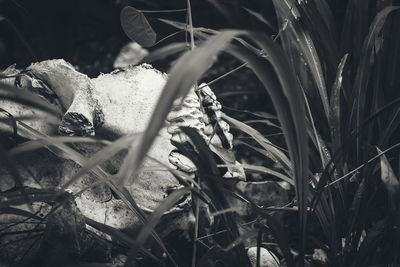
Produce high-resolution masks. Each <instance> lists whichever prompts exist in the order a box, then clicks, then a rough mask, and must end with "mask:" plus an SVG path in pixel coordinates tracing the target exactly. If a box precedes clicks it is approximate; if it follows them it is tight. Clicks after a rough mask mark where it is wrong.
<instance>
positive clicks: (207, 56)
mask: <svg viewBox="0 0 400 267" xmlns="http://www.w3.org/2000/svg"><path fill="white" fill-rule="evenodd" d="M238 33H239V32H238V31H226V32H222V33H220V34H217V35H215V36H212V37H210V38H209V39H208V40H207V41H206V42H204V43H203V44H202V45H201V46H199V47H198V48H197V49H195V50H193V51H188V52H186V53H185V54H184V55H182V56H181V57H180V58H179V59H178V61H177V62H176V64H175V65H174V66H173V67H172V69H171V70H170V75H169V79H168V81H167V83H166V84H165V86H164V89H163V92H162V93H161V96H160V98H159V100H158V103H157V105H156V107H157V108H156V109H155V110H154V112H153V114H152V116H151V118H150V120H149V124H148V125H147V128H146V130H145V132H144V134H143V136H142V137H141V138H140V139H139V141H138V145H137V147H136V149H130V150H129V153H128V155H127V157H126V158H125V160H124V162H123V164H122V166H121V168H120V170H119V173H118V176H119V183H120V184H121V183H127V182H128V181H129V179H134V178H135V176H136V174H137V172H138V171H139V166H140V164H141V162H142V160H143V158H144V156H145V154H146V153H147V150H148V149H149V148H150V146H151V144H152V142H153V140H154V138H155V137H156V136H157V134H158V132H159V130H160V129H161V127H162V126H163V124H164V121H165V118H166V116H167V114H168V112H169V110H170V109H171V106H172V103H173V101H174V100H175V99H176V98H178V97H180V96H185V95H186V94H187V93H188V92H189V90H190V88H191V87H192V86H193V84H194V83H195V82H196V81H197V80H199V78H200V77H201V75H202V74H203V73H204V72H205V71H206V70H207V69H208V68H209V67H210V66H211V64H212V63H213V61H214V59H215V56H216V55H217V54H218V53H219V52H220V51H222V50H223V49H224V48H225V47H226V45H227V44H228V42H229V41H230V40H231V39H232V37H233V36H235V35H237V34H238Z"/></svg>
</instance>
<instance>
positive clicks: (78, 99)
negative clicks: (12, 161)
mask: <svg viewBox="0 0 400 267" xmlns="http://www.w3.org/2000/svg"><path fill="white" fill-rule="evenodd" d="M28 69H29V70H30V71H31V72H33V73H34V77H35V78H34V79H40V80H41V81H43V82H45V83H46V84H47V85H49V86H52V89H54V93H55V94H56V95H57V97H59V102H60V108H63V109H64V110H70V109H71V107H74V112H75V113H79V114H83V116H85V117H87V118H88V120H87V121H90V123H91V124H92V126H95V123H94V121H95V117H96V116H97V115H96V114H97V112H99V111H100V112H101V114H102V120H104V121H103V123H102V124H100V125H98V126H97V128H96V129H95V130H93V132H91V131H89V132H86V134H89V135H90V134H96V136H98V137H100V138H105V139H111V140H113V139H115V138H118V137H120V136H123V135H126V134H133V133H140V132H143V131H144V129H145V127H146V126H147V124H148V123H149V118H150V116H151V113H152V112H153V110H154V109H155V105H156V103H157V100H158V97H159V95H160V93H161V90H162V88H163V86H164V84H165V79H166V75H164V74H162V73H160V72H159V71H157V70H155V69H153V68H152V67H151V66H150V65H141V66H138V67H129V68H126V69H124V70H118V71H115V72H113V73H111V74H104V75H101V76H99V77H98V78H96V79H92V80H90V79H89V78H87V76H85V75H83V74H81V73H79V72H76V71H75V70H74V69H73V68H72V66H70V65H69V64H68V63H66V62H65V61H63V60H52V61H44V62H39V63H35V64H33V65H31V66H30V67H29V68H28ZM53 69H56V70H57V71H55V72H54V73H53V72H52V70H53ZM29 78H30V79H31V80H33V78H32V77H28V78H27V79H28V80H29ZM76 83H77V84H78V85H76ZM10 84H13V83H12V82H11V81H10ZM53 86H54V88H53ZM75 86H76V87H75ZM16 90H17V89H16ZM68 90H69V91H68ZM86 102H87V105H86V106H85V105H84V104H85V103H86ZM74 103H78V104H74ZM2 107H3V106H2ZM7 107H9V108H10V110H11V111H12V112H19V111H20V110H25V108H23V107H21V106H20V105H15V103H8V106H7ZM33 114H34V113H33ZM13 115H14V114H13ZM64 122H65V117H64V120H63V125H64V126H66V124H65V123H64ZM70 122H71V123H72V124H74V123H75V124H79V123H80V122H79V121H70ZM30 126H31V127H32V128H34V129H37V130H39V131H41V132H43V133H44V134H47V135H54V134H55V133H56V130H57V126H56V125H50V126H49V125H46V124H45V123H43V121H42V120H33V121H31V122H30ZM5 127H9V129H8V131H9V132H10V131H11V126H9V125H8V126H5ZM74 127H75V126H74ZM74 127H70V128H69V129H71V130H72V131H74V129H76V127H75V128H74ZM61 132H62V133H66V134H69V133H70V132H66V131H65V127H64V130H62V131H61ZM82 133H83V132H82ZM169 139H170V135H169V134H168V133H167V131H166V129H162V130H161V131H160V136H159V137H158V138H157V139H156V141H155V142H154V144H153V146H152V148H151V149H150V151H149V153H148V155H149V156H150V157H153V158H156V159H157V160H159V161H161V162H162V163H163V164H165V165H167V166H168V164H169V162H168V155H169V152H170V151H171V150H172V149H173V147H172V145H171V144H170V142H169ZM103 147H104V145H101V144H94V143H92V144H85V145H75V146H74V148H75V149H76V150H77V151H79V153H81V154H82V155H83V156H84V158H86V159H89V158H90V157H91V156H93V155H94V154H95V153H96V152H97V151H99V150H100V149H102V148H103ZM38 153H39V154H38ZM38 155H40V156H38ZM125 155H126V151H125V152H124V151H122V152H120V153H118V154H117V155H116V156H114V157H112V158H110V159H109V160H108V161H107V162H105V163H104V164H102V168H103V169H104V170H105V171H106V172H108V173H110V174H113V173H116V172H117V171H118V169H119V167H120V165H121V163H122V160H123V158H124V156H125ZM22 161H23V164H21V166H22V165H24V166H25V167H23V168H21V170H22V173H21V176H22V177H23V178H24V179H25V181H24V183H25V185H29V186H31V187H35V188H48V187H57V186H59V185H62V184H63V183H65V182H66V181H68V180H69V179H70V178H71V177H73V176H74V174H75V173H77V172H78V170H79V168H80V166H79V165H78V164H77V163H75V162H73V161H71V160H67V159H64V158H59V157H57V156H56V155H54V154H52V153H50V152H48V151H43V150H42V151H41V152H32V153H26V154H24V155H23V156H22ZM143 166H144V167H147V169H149V168H153V167H154V169H157V170H154V171H151V170H150V171H149V170H147V171H146V172H141V173H140V174H139V176H138V177H137V179H135V181H134V183H133V184H131V185H130V186H129V187H128V191H130V193H131V195H132V197H133V198H134V199H135V200H136V201H137V203H138V205H139V206H140V207H141V208H143V209H144V210H147V211H151V210H153V209H154V208H156V207H157V206H158V204H159V203H160V202H161V201H162V200H163V199H164V198H165V197H166V196H167V195H168V192H167V191H168V190H169V189H170V188H173V187H177V186H179V183H178V182H177V180H176V179H175V178H174V177H173V176H172V175H171V174H170V173H169V172H167V171H162V170H160V169H165V167H163V166H160V165H159V164H158V163H156V162H154V161H152V160H151V159H148V160H145V161H144V163H143ZM28 170H29V171H28ZM0 173H1V174H2V180H1V184H0V189H1V190H2V191H4V190H7V189H10V188H12V187H13V186H14V180H13V179H12V177H11V175H10V174H8V172H7V171H6V170H5V168H4V166H3V168H1V166H0ZM96 181H97V178H96V177H95V176H93V174H87V175H85V176H84V177H83V178H82V179H80V180H78V181H77V182H76V183H74V184H73V185H71V186H70V187H69V190H70V191H71V192H73V193H76V192H78V191H79V190H81V189H82V188H85V187H87V186H89V185H90V184H92V183H93V182H96ZM76 202H77V205H78V207H79V209H81V211H82V213H83V214H84V215H85V216H87V217H89V218H91V219H93V220H95V221H97V222H100V223H106V224H109V225H110V226H114V227H116V228H121V229H123V228H135V227H137V226H138V220H137V218H136V217H135V216H134V215H133V213H132V211H130V210H129V209H128V208H127V207H126V205H125V204H124V203H123V201H122V200H120V199H116V198H115V197H114V196H113V195H112V193H111V191H110V189H109V188H108V187H107V186H104V185H103V186H96V187H95V188H93V189H90V190H87V191H85V192H84V193H83V194H82V195H80V196H78V197H77V198H76Z"/></svg>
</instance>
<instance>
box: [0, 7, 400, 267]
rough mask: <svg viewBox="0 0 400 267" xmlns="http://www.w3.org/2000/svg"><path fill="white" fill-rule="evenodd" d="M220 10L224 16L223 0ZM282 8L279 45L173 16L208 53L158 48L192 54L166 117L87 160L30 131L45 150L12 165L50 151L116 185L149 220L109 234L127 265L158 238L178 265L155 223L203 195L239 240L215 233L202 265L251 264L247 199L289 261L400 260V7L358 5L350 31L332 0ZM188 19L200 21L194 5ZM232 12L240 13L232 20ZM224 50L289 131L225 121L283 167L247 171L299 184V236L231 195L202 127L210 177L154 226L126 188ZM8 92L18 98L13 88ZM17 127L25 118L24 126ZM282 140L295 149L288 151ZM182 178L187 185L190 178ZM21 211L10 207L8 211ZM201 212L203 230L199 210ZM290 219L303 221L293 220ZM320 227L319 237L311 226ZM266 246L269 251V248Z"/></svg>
mask: <svg viewBox="0 0 400 267" xmlns="http://www.w3.org/2000/svg"><path fill="white" fill-rule="evenodd" d="M210 2H211V3H213V4H215V5H216V7H217V8H218V9H223V5H221V4H220V3H217V2H218V1H210ZM272 2H273V6H274V8H275V12H276V18H277V25H276V26H277V28H278V29H279V30H278V31H277V32H276V38H275V39H274V40H272V39H271V38H270V37H269V36H267V34H265V33H262V32H255V31H252V30H215V29H208V28H202V27H193V25H192V24H191V23H190V25H189V27H188V25H186V24H185V23H180V22H175V21H167V20H164V21H165V22H166V23H168V24H170V25H172V26H174V27H176V28H178V29H180V30H187V31H188V32H190V34H191V37H193V42H194V43H192V48H194V44H195V45H196V48H194V49H192V50H189V51H186V49H187V46H186V44H185V43H173V44H170V45H166V46H164V47H162V48H159V49H156V50H154V51H153V52H152V53H151V54H150V55H149V56H148V57H147V58H146V59H145V60H147V61H150V60H157V59H160V58H165V57H167V56H170V55H173V54H177V53H182V54H181V55H179V58H178V59H177V60H176V61H175V63H174V65H173V66H172V68H171V69H170V71H169V78H168V81H167V84H166V85H165V87H164V90H163V93H162V96H161V97H160V100H159V102H158V105H157V109H156V110H154V112H153V115H152V118H151V120H150V121H151V123H150V124H149V125H148V127H147V130H146V131H145V132H144V133H143V134H142V135H139V136H125V137H121V139H119V140H117V141H115V142H113V143H110V144H109V145H108V146H107V147H106V148H105V149H104V150H103V151H100V152H99V153H98V154H96V155H95V156H94V157H93V158H92V159H90V160H87V159H85V158H83V157H82V155H79V154H77V152H76V151H72V150H71V148H70V147H68V146H66V145H65V144H64V143H65V142H66V140H63V139H55V138H50V137H46V136H42V135H40V133H36V132H34V131H32V130H30V131H31V134H32V136H34V138H33V139H35V140H36V141H31V143H34V144H35V145H33V146H32V147H29V146H27V147H26V149H21V147H16V148H13V149H11V150H9V151H7V153H2V154H3V156H2V160H7V161H12V155H13V153H17V152H18V150H20V151H19V152H18V153H22V152H23V151H26V150H29V149H35V148H36V147H37V146H40V145H43V146H48V147H56V148H58V149H59V150H62V151H63V152H64V153H66V154H68V155H70V157H71V159H73V160H74V161H76V162H78V163H79V164H80V165H81V166H83V168H82V170H81V171H80V172H79V173H78V174H77V175H76V176H75V177H73V178H72V180H71V181H70V183H72V182H74V181H75V179H77V178H79V176H80V175H83V174H84V173H85V172H88V171H92V172H94V173H95V174H96V175H97V177H98V178H99V181H101V182H104V183H107V184H108V185H109V186H110V187H111V188H112V189H113V190H114V191H115V192H117V194H118V195H119V196H120V198H121V199H123V200H124V201H125V202H126V203H127V204H128V206H129V207H131V209H132V210H133V211H134V212H135V213H136V214H137V215H138V217H139V218H140V219H141V220H142V222H143V224H144V226H143V229H142V230H141V232H140V233H139V234H138V235H137V237H136V240H132V238H131V237H127V236H125V235H124V234H123V233H119V232H118V233H117V232H115V231H114V230H113V229H109V228H106V227H104V226H98V227H97V228H100V229H101V230H102V231H104V232H112V233H113V236H115V237H116V238H117V239H119V240H121V242H123V243H125V244H128V246H130V247H131V250H130V253H129V257H128V261H127V263H126V266H128V264H130V263H131V262H133V261H134V260H135V257H136V256H137V253H138V250H139V249H142V250H144V251H147V250H145V246H146V243H145V241H146V240H147V238H148V237H149V236H150V235H153V237H154V238H155V240H157V242H158V244H159V245H160V246H161V247H162V248H163V249H164V251H165V252H166V254H167V255H168V257H169V259H170V263H172V264H173V265H176V263H175V262H174V259H173V257H172V256H171V255H170V253H168V249H169V248H168V247H166V246H165V244H164V243H163V241H162V240H161V239H160V238H159V237H158V236H157V234H156V232H155V231H154V227H155V226H156V224H157V223H158V222H159V220H160V218H161V216H162V214H163V212H164V211H166V210H168V209H169V208H170V207H171V206H172V205H174V204H175V203H176V202H177V201H179V199H180V198H181V197H182V195H184V194H185V193H187V192H189V191H190V192H192V194H193V196H194V197H193V200H194V203H198V202H199V201H200V199H201V200H203V201H205V202H208V204H209V205H210V207H211V208H212V212H221V214H222V216H221V219H220V224H221V228H223V230H224V231H226V240H229V242H228V244H221V242H219V241H218V239H217V235H216V234H215V240H214V241H213V242H214V243H212V245H214V246H213V248H212V249H210V250H209V251H206V252H204V251H199V250H197V248H196V245H195V246H194V249H193V257H194V258H193V259H194V260H193V266H205V265H202V264H203V263H204V262H207V259H210V260H211V259H213V257H215V254H216V255H218V256H220V257H221V258H223V259H225V258H229V257H230V256H231V254H232V255H233V256H234V257H236V258H237V259H238V262H237V264H240V266H246V265H248V264H249V262H248V261H247V258H246V255H245V251H244V247H243V245H241V241H242V240H243V239H244V238H245V236H240V235H239V232H238V230H237V228H238V221H237V220H236V217H235V215H234V213H233V212H232V211H231V210H230V209H229V208H230V207H229V204H228V202H227V201H226V199H225V195H226V194H230V195H236V196H238V195H239V197H241V199H243V201H247V202H249V205H252V207H253V208H254V210H255V211H256V213H257V215H258V229H256V230H255V233H254V232H253V233H251V232H250V233H249V234H250V235H251V234H252V235H254V234H256V235H259V236H262V235H263V234H272V235H273V240H274V246H271V247H274V248H275V251H276V252H277V254H278V255H279V258H280V260H281V263H282V264H286V265H287V266H297V265H304V264H305V263H307V264H312V263H315V262H316V261H313V259H312V254H313V251H314V250H315V249H322V250H323V251H325V252H326V254H327V261H326V262H325V264H326V265H328V266H367V265H376V264H400V255H399V251H400V250H399V244H400V233H399V229H400V219H399V218H400V217H399V204H398V202H399V196H400V187H399V181H398V177H396V171H395V170H399V168H400V166H398V165H399V152H398V147H399V144H400V143H399V124H400V119H399V114H400V107H399V103H400V98H399V97H400V96H399V93H398V90H397V89H398V86H399V84H400V81H399V75H398V74H399V73H400V71H399V68H400V67H399V65H398V61H399V57H400V56H399V55H400V53H399V52H400V46H399V41H400V36H398V35H393V33H394V32H395V30H396V27H397V30H398V26H397V25H398V24H399V22H400V14H399V12H400V11H399V7H396V6H393V5H392V3H391V1H369V4H366V3H365V2H364V1H359V0H349V1H348V3H347V7H346V14H345V17H344V21H343V24H341V23H342V22H341V21H337V20H336V19H334V15H333V14H332V11H331V9H330V7H329V4H328V1H325V0H322V1H321V0H319V1H317V0H308V1H294V0H273V1H272ZM246 10H247V12H248V13H249V14H250V15H251V16H254V18H256V19H257V20H259V21H260V23H264V24H265V27H266V28H271V26H272V25H271V24H270V23H269V22H268V21H267V20H266V19H265V18H263V16H262V14H260V13H257V12H255V11H252V10H251V9H248V8H247V9H246ZM138 12H139V11H137V10H135V14H140V17H141V18H142V19H143V17H142V16H143V15H142V14H141V13H138ZM188 12H189V14H190V12H191V10H190V8H188ZM195 12H196V10H195V11H194V13H195ZM225 14H227V16H229V12H225ZM190 15H191V14H190ZM230 19H232V18H230ZM146 23H147V21H146ZM338 24H339V25H338ZM340 25H342V33H341V36H340V38H339V37H338V36H339V34H338V32H337V30H336V29H337V28H338V26H340ZM124 27H125V28H126V27H127V26H126V25H125V26H124ZM132 31H133V30H132ZM133 32H134V31H133ZM133 36H135V34H133ZM194 38H196V40H194ZM152 43H154V42H153V41H152ZM221 53H227V54H229V55H230V56H233V57H234V58H236V59H237V60H239V61H241V62H243V63H245V64H244V65H243V66H246V67H248V68H250V69H251V70H252V71H253V72H254V74H255V75H256V77H257V78H258V79H259V80H260V81H261V83H262V85H263V86H264V88H265V90H266V91H267V92H268V94H269V96H270V98H271V101H272V103H273V105H274V110H275V113H276V118H277V119H278V122H279V123H277V122H276V121H274V119H271V117H268V118H263V120H264V121H265V120H266V121H268V122H269V123H270V124H274V125H276V126H277V127H279V129H280V131H281V132H282V133H283V135H282V136H283V139H281V140H278V141H276V138H275V139H274V140H270V139H268V138H266V137H265V135H266V134H268V132H264V131H265V130H261V131H259V130H257V129H256V128H255V127H252V126H251V125H249V124H245V123H244V122H240V121H238V120H236V119H234V118H232V117H230V116H228V115H224V119H225V120H226V121H228V122H229V123H230V124H231V126H232V127H234V128H236V129H237V130H238V131H241V132H243V133H245V134H247V135H248V136H250V137H251V142H250V141H248V142H247V145H248V147H252V148H254V149H255V150H256V151H257V152H260V154H261V155H263V157H265V158H264V159H263V160H265V161H266V162H269V161H270V160H272V162H275V163H276V164H275V166H273V167H271V169H272V170H271V169H267V168H265V167H263V166H252V165H248V166H247V167H246V169H250V170H251V169H253V170H254V169H257V168H258V170H260V168H261V169H262V170H264V171H265V170H267V171H268V173H270V174H273V176H274V179H278V180H279V179H280V180H283V181H286V182H289V184H291V185H293V189H294V192H295V198H294V201H293V202H292V203H293V204H292V205H291V206H287V207H282V208H277V209H276V210H278V211H279V212H280V213H288V212H289V213H290V212H292V213H293V211H288V208H292V210H295V211H296V216H297V217H296V219H295V221H296V229H295V230H294V231H298V233H299V237H298V238H297V237H296V238H292V237H291V236H288V235H287V232H288V230H287V229H285V227H287V225H283V226H282V225H281V224H280V223H279V221H278V220H277V219H276V216H275V215H274V214H273V213H271V212H270V210H268V209H267V208H265V207H259V206H257V205H256V204H254V203H252V201H251V200H250V199H246V197H245V196H240V192H238V191H236V190H235V189H233V188H229V189H227V188H228V186H227V185H226V184H224V183H223V182H222V181H220V179H219V178H220V176H221V174H220V172H219V170H218V166H217V163H216V161H215V159H214V156H213V154H212V152H211V150H210V149H209V148H208V146H207V145H206V144H205V143H204V140H203V139H202V138H201V137H199V136H198V135H196V132H195V131H192V130H191V129H183V131H185V132H186V133H187V135H188V136H189V137H190V138H191V140H192V142H193V144H194V145H195V148H196V151H198V155H194V154H195V153H193V151H185V148H184V147H182V148H181V149H182V150H184V151H183V153H185V154H186V155H187V156H188V157H189V158H191V159H192V160H193V162H195V163H196V165H197V167H198V169H199V177H198V178H197V180H196V183H194V185H193V186H192V185H190V183H186V187H185V188H184V189H181V190H180V191H176V192H175V193H174V194H171V195H170V197H169V198H167V199H166V200H165V203H162V204H161V205H160V207H159V208H158V209H157V210H156V211H154V213H153V214H152V215H151V216H150V217H149V218H147V216H145V215H143V213H142V211H141V210H140V209H139V208H138V207H137V205H136V203H135V202H134V200H133V199H132V197H131V196H129V194H127V193H126V191H125V190H124V184H127V183H130V182H131V181H130V179H133V178H132V177H135V175H136V174H137V172H139V168H138V166H140V164H141V162H142V161H143V159H144V158H145V155H146V152H147V150H148V149H149V148H150V146H151V144H152V142H153V140H154V138H155V137H156V135H157V134H158V132H159V130H160V128H161V127H162V126H163V124H164V120H165V118H166V115H167V114H168V111H169V110H170V109H171V106H172V103H173V101H174V100H175V99H176V98H177V97H179V96H184V95H186V94H187V93H188V91H189V90H190V88H191V87H192V86H195V85H196V83H197V81H198V80H199V79H201V77H202V75H203V74H204V73H205V72H206V71H207V70H208V69H210V68H211V66H212V64H213V62H214V60H215V58H216V57H217V56H218V55H219V54H221ZM231 75H233V74H231ZM228 79H229V78H228ZM1 90H7V87H4V89H3V88H1ZM18 97H19V98H18V99H17V96H16V97H15V99H16V101H22V100H23V101H28V103H29V104H32V105H34V106H40V107H42V108H43V109H49V107H47V106H45V105H39V103H38V102H34V100H32V99H25V98H23V97H21V96H18ZM14 120H15V121H18V118H14ZM241 142H242V143H246V142H245V141H241ZM274 142H275V143H276V144H274ZM253 144H254V145H253ZM282 144H283V147H279V146H278V145H280V146H282ZM25 146H26V144H25ZM126 147H131V148H132V147H134V148H135V149H130V150H129V153H128V156H127V157H126V158H125V161H124V164H123V165H122V167H121V169H120V170H119V172H118V174H116V175H115V177H117V178H118V180H117V183H115V182H112V181H111V180H110V179H109V178H110V175H109V174H107V173H105V172H104V170H102V169H101V168H100V167H99V164H100V163H101V162H103V161H105V160H107V159H108V157H109V156H110V154H113V153H117V152H118V151H119V150H121V149H123V148H126ZM10 166H11V167H10V168H13V172H14V173H16V174H15V178H16V179H18V174H17V170H16V169H15V168H14V167H13V164H10ZM175 174H176V173H175ZM176 175H177V176H179V174H176ZM397 176H398V172H397ZM182 180H186V181H187V179H186V178H182ZM23 195H24V196H25V197H26V198H27V199H21V198H19V199H17V200H18V201H26V202H28V201H30V200H29V199H30V198H31V196H30V195H29V192H23ZM46 197H48V196H47V195H46ZM9 205H10V204H8V202H4V203H3V202H2V203H1V205H0V208H6V207H8V206H9ZM194 210H195V215H196V226H197V228H198V227H199V224H198V221H199V220H200V218H199V212H198V207H197V210H196V209H194ZM288 217H289V218H291V219H293V216H291V215H290V214H289V215H288ZM311 225H312V226H313V227H314V226H315V227H316V229H311ZM94 227H95V226H94ZM197 228H196V229H195V233H194V237H195V238H194V239H195V242H194V243H195V244H196V243H198V242H199V240H200V239H199V238H198V235H197V234H198V232H201V229H197ZM258 245H259V246H260V245H263V246H264V245H265V244H261V241H260V242H259V244H258ZM276 247H279V249H276ZM200 253H202V254H200ZM147 254H149V253H147ZM227 255H229V256H227ZM151 256H152V255H150V256H149V257H151ZM211 261H212V262H214V263H215V261H214V260H211ZM196 264H198V265H196Z"/></svg>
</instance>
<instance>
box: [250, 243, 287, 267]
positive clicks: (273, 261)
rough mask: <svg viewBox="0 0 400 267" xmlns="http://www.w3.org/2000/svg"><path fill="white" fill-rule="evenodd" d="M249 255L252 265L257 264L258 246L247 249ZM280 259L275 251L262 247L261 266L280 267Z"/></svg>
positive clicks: (254, 266)
mask: <svg viewBox="0 0 400 267" xmlns="http://www.w3.org/2000/svg"><path fill="white" fill-rule="evenodd" d="M247 256H248V257H249V259H250V262H251V266H253V267H256V266H257V247H251V248H249V249H248V250H247ZM279 266H280V264H279V259H278V257H276V256H275V254H274V253H272V252H270V251H269V250H267V249H266V248H263V247H261V248H260V267H279Z"/></svg>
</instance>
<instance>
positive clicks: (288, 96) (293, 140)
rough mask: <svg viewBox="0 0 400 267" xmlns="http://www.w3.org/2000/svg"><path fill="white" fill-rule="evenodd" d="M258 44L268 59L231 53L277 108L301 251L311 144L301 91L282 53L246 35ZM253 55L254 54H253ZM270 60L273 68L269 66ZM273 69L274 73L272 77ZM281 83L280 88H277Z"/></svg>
mask: <svg viewBox="0 0 400 267" xmlns="http://www.w3.org/2000/svg"><path fill="white" fill-rule="evenodd" d="M246 36H247V37H248V38H250V39H251V40H252V41H253V42H254V43H256V44H257V45H258V46H259V47H260V48H261V49H262V51H264V52H265V54H266V55H267V56H266V58H262V57H257V56H256V55H255V54H254V53H252V52H249V51H246V50H243V49H237V48H235V47H233V46H230V47H229V48H230V49H228V50H226V51H227V52H228V53H231V54H233V55H234V56H236V57H237V58H238V59H240V60H241V61H243V62H247V63H248V65H249V66H250V68H251V69H252V70H253V71H254V73H255V74H256V76H257V77H258V79H259V80H260V81H261V82H262V83H263V85H264V88H265V89H266V90H267V91H268V93H269V95H270V96H271V99H272V102H273V104H274V108H275V110H276V112H277V114H278V118H279V121H280V124H281V126H282V132H283V133H284V136H285V141H286V144H287V146H288V149H289V154H290V158H291V161H292V162H293V165H294V179H295V184H296V186H295V188H296V197H297V201H298V207H299V220H300V223H299V226H300V232H301V248H304V244H305V231H306V219H307V202H308V200H307V196H308V186H309V185H308V171H309V170H308V157H309V154H308V140H307V130H306V115H305V107H304V106H305V103H304V98H303V97H302V95H301V94H302V92H301V89H300V88H299V85H298V84H297V82H296V75H295V73H294V71H293V69H292V67H291V66H290V65H289V63H288V61H287V60H286V58H285V57H282V54H283V52H282V50H281V49H280V48H279V47H278V46H277V45H276V44H275V43H274V42H273V41H272V40H271V39H270V38H268V37H266V36H265V35H261V34H257V33H248V34H247V35H246ZM250 51H252V50H250ZM266 60H268V62H269V64H270V67H269V65H268V62H267V61H266ZM271 67H272V69H273V71H274V72H273V73H274V74H275V75H276V76H275V77H274V76H272V74H271V73H270V72H271ZM278 82H279V84H277V83H278Z"/></svg>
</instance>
